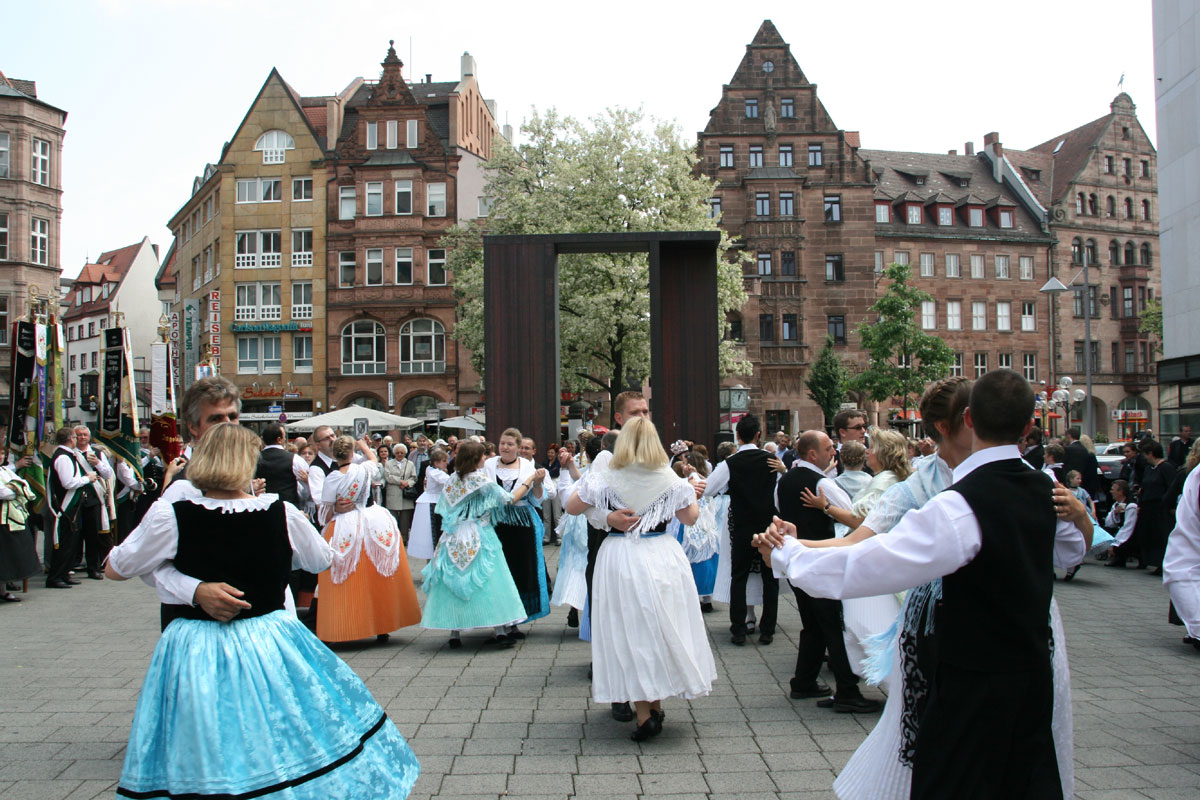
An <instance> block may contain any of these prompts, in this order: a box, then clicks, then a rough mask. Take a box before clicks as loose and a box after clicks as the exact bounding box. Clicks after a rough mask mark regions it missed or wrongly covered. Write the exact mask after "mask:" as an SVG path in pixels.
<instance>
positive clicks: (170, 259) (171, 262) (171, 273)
mask: <svg viewBox="0 0 1200 800" xmlns="http://www.w3.org/2000/svg"><path fill="white" fill-rule="evenodd" d="M176 253H177V249H176V247H175V240H174V239H172V240H171V247H170V249H168V250H167V257H166V258H164V259H163V262H162V265H161V266H159V268H158V274H157V275H155V276H154V288H156V289H167V288H169V287H171V286H174V285H175V256H176Z"/></svg>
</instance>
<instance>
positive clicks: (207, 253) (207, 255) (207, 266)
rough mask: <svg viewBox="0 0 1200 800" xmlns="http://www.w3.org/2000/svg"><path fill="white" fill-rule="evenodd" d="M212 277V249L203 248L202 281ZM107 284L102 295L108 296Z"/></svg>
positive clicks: (206, 281)
mask: <svg viewBox="0 0 1200 800" xmlns="http://www.w3.org/2000/svg"><path fill="white" fill-rule="evenodd" d="M212 279H213V249H212V248H211V247H206V248H204V282H205V283H208V282H209V281H211V280H212ZM108 293H109V288H108V284H107V283H106V284H104V296H105V297H108Z"/></svg>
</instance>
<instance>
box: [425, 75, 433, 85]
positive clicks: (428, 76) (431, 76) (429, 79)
mask: <svg viewBox="0 0 1200 800" xmlns="http://www.w3.org/2000/svg"><path fill="white" fill-rule="evenodd" d="M425 82H426V83H433V73H432V72H426V73H425Z"/></svg>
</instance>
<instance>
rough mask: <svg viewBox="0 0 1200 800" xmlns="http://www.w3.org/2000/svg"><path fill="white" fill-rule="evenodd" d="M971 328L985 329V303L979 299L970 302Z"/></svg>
mask: <svg viewBox="0 0 1200 800" xmlns="http://www.w3.org/2000/svg"><path fill="white" fill-rule="evenodd" d="M971 330H973V331H986V330H987V303H985V302H983V301H981V300H976V301H974V302H972V303H971Z"/></svg>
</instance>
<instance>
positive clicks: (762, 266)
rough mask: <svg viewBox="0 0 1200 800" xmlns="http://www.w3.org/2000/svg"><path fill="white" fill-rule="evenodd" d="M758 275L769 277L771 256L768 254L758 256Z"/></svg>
mask: <svg viewBox="0 0 1200 800" xmlns="http://www.w3.org/2000/svg"><path fill="white" fill-rule="evenodd" d="M758 274H759V275H770V274H771V254H770V253H759V254H758Z"/></svg>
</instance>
